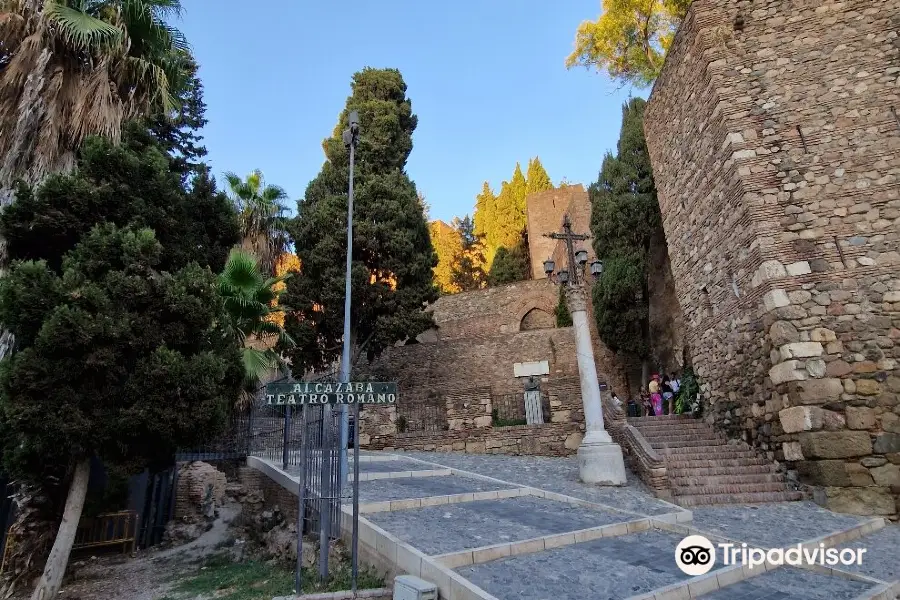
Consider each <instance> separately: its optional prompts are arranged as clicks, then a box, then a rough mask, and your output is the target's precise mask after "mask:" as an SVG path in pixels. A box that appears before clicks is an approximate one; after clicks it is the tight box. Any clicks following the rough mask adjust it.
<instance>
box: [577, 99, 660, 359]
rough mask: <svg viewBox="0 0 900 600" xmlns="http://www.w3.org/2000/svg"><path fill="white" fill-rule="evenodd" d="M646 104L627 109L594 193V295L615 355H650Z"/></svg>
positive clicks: (655, 213)
mask: <svg viewBox="0 0 900 600" xmlns="http://www.w3.org/2000/svg"><path fill="white" fill-rule="evenodd" d="M645 106H646V102H645V101H644V100H643V99H641V98H634V99H632V100H630V101H629V102H628V104H626V105H625V106H623V108H622V129H621V132H620V135H619V142H618V147H617V155H616V156H612V154H607V155H606V157H605V158H604V159H603V167H602V169H601V171H600V176H599V179H598V181H597V182H596V183H594V184H592V185H591V187H590V189H589V193H590V198H591V205H592V214H591V233H592V237H593V244H594V250H595V251H596V253H597V256H598V257H599V258H600V259H601V260H602V261H603V264H604V273H603V277H602V278H601V279H600V281H599V282H598V283H597V284H596V285H595V286H594V289H593V302H594V314H595V315H596V319H597V329H598V333H599V335H600V337H601V339H603V341H604V343H605V344H606V345H607V346H609V348H610V349H611V350H614V351H617V352H620V353H623V354H630V355H633V356H637V357H638V358H640V359H642V360H643V361H644V362H645V369H644V370H645V371H646V362H647V360H648V358H649V355H650V342H649V334H648V331H649V307H648V297H649V294H648V275H650V273H649V264H648V256H649V249H650V240H651V238H652V237H653V235H654V233H655V230H656V229H657V228H658V227H660V213H659V204H658V203H657V198H656V187H655V185H654V182H653V170H652V168H651V165H650V157H649V154H648V152H647V143H646V140H645V139H644V130H643V116H644V107H645Z"/></svg>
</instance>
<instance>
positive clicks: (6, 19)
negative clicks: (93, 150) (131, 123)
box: [0, 0, 190, 207]
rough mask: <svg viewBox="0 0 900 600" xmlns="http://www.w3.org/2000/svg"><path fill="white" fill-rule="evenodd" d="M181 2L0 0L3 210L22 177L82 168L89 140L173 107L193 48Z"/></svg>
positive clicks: (111, 134)
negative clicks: (179, 22)
mask: <svg viewBox="0 0 900 600" xmlns="http://www.w3.org/2000/svg"><path fill="white" fill-rule="evenodd" d="M180 11H181V2H180V0H0V207H2V206H5V205H6V204H7V203H9V202H10V201H11V200H12V198H13V191H12V190H13V186H14V182H15V181H16V180H17V179H22V180H24V181H26V182H27V183H31V184H34V183H37V182H39V181H40V180H41V179H43V178H44V176H46V175H47V174H49V173H56V172H65V171H68V170H71V169H72V168H73V167H74V165H75V152H76V151H77V149H78V147H79V145H80V144H81V142H82V140H83V139H84V138H85V137H87V136H90V135H103V136H106V137H109V138H111V139H113V140H118V139H119V137H120V135H121V130H122V124H123V123H124V122H125V121H126V120H128V119H130V118H132V117H137V116H140V115H145V114H148V113H150V112H151V111H153V110H159V109H162V110H165V111H169V110H171V109H173V108H174V107H175V97H176V94H177V92H178V91H179V90H181V89H183V87H184V86H186V85H188V84H189V77H187V75H186V67H187V65H188V64H189V61H190V55H189V53H188V45H187V42H186V40H185V38H184V36H183V35H182V34H181V32H179V31H178V30H177V29H174V28H172V27H171V26H169V25H168V24H167V19H169V18H170V17H172V16H174V15H177V14H179V13H180Z"/></svg>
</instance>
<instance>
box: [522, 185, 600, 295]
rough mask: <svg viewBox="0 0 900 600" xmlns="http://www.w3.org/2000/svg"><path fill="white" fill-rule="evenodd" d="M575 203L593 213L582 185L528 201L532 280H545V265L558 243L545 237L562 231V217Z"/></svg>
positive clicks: (526, 202)
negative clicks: (546, 234)
mask: <svg viewBox="0 0 900 600" xmlns="http://www.w3.org/2000/svg"><path fill="white" fill-rule="evenodd" d="M573 202H576V203H578V202H580V203H581V205H582V206H584V207H587V210H588V211H589V212H590V202H589V201H588V196H587V192H586V191H585V189H584V187H583V186H582V185H580V184H579V185H568V186H562V187H559V188H556V189H553V190H545V191H543V192H537V193H535V194H531V195H530V196H528V198H526V200H525V207H526V208H525V212H526V218H527V227H528V250H529V255H530V256H531V276H532V278H534V279H544V278H546V275H544V261H545V260H547V258H548V257H549V256H551V255H552V254H553V252H554V250H555V249H556V241H555V240H552V239H550V238H546V237H544V234H545V233H551V232H554V231H559V230H560V228H561V227H562V220H563V215H564V214H565V213H566V212H567V211H569V210H570V209H571V207H572V204H573ZM557 264H560V263H557Z"/></svg>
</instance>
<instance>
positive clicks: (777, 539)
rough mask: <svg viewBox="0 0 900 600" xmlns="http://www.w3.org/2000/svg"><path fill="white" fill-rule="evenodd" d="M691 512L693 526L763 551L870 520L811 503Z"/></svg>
mask: <svg viewBox="0 0 900 600" xmlns="http://www.w3.org/2000/svg"><path fill="white" fill-rule="evenodd" d="M691 511H692V512H693V513H694V520H693V522H692V523H691V526H692V527H696V528H697V529H700V530H701V531H708V532H710V533H713V534H717V535H721V536H723V537H726V538H729V539H732V540H736V541H739V542H746V543H748V544H752V545H757V546H762V547H764V548H775V547H783V546H786V545H790V544H797V543H799V542H806V541H809V540H812V539H815V538H817V537H820V536H823V535H825V534H828V533H831V532H833V531H838V530H842V529H848V528H850V527H853V526H854V525H858V524H859V523H861V522H863V521H866V520H868V519H869V517H858V516H855V515H842V514H838V513H834V512H831V511H829V510H826V509H824V508H822V507H820V506H818V505H816V504H814V503H812V502H773V503H771V504H757V505H731V506H706V507H704V506H694V507H691Z"/></svg>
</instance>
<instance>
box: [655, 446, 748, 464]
mask: <svg viewBox="0 0 900 600" xmlns="http://www.w3.org/2000/svg"><path fill="white" fill-rule="evenodd" d="M653 448H654V450H656V451H657V452H659V454H662V455H663V457H671V459H672V460H690V459H693V458H758V455H757V454H756V453H755V452H754V451H753V450H750V449H748V448H733V447H732V446H699V447H697V446H688V447H685V448H665V447H663V448H660V447H658V446H656V445H654V446H653Z"/></svg>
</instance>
